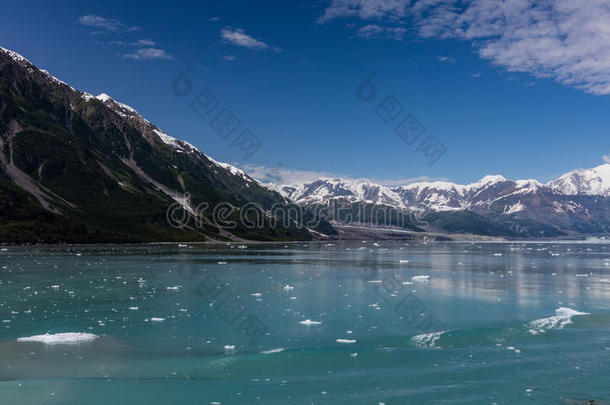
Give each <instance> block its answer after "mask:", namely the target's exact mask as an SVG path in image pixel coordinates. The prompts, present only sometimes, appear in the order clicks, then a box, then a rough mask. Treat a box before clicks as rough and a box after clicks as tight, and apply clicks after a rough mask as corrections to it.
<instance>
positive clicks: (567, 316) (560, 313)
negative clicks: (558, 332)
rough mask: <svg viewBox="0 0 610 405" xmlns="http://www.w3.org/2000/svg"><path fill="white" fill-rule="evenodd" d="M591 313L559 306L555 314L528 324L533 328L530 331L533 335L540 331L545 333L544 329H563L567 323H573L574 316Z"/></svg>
mask: <svg viewBox="0 0 610 405" xmlns="http://www.w3.org/2000/svg"><path fill="white" fill-rule="evenodd" d="M582 315H589V314H588V313H587V312H579V311H576V310H574V309H572V308H565V307H561V308H557V309H556V310H555V316H550V317H548V318H541V319H536V320H534V321H531V322H530V323H528V324H527V325H528V326H529V327H530V328H531V329H530V331H529V332H530V333H531V334H532V335H537V334H539V333H544V331H546V330H549V329H561V328H563V327H564V326H566V325H569V324H571V323H572V317H573V316H582Z"/></svg>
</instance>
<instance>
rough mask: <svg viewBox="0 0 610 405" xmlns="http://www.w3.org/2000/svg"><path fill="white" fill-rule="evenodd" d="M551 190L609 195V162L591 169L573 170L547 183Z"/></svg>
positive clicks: (566, 192) (563, 192)
mask: <svg viewBox="0 0 610 405" xmlns="http://www.w3.org/2000/svg"><path fill="white" fill-rule="evenodd" d="M548 186H549V187H551V188H552V189H553V190H555V191H557V192H559V193H562V194H566V195H577V194H584V195H604V196H609V195H610V164H608V163H606V164H603V165H600V166H597V167H594V168H593V169H580V170H573V171H571V172H569V173H566V174H564V175H563V176H561V177H559V178H558V179H557V180H554V181H551V182H549V183H548Z"/></svg>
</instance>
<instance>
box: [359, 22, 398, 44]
mask: <svg viewBox="0 0 610 405" xmlns="http://www.w3.org/2000/svg"><path fill="white" fill-rule="evenodd" d="M406 32H407V30H406V29H405V28H401V27H382V26H380V25H377V24H369V25H365V26H364V27H362V28H360V29H359V30H358V31H356V35H358V36H359V37H361V38H366V39H372V38H378V37H388V38H391V39H395V40H397V41H400V40H401V39H402V38H403V36H404V35H405V33H406Z"/></svg>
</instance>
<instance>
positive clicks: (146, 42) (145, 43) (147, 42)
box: [134, 39, 156, 46]
mask: <svg viewBox="0 0 610 405" xmlns="http://www.w3.org/2000/svg"><path fill="white" fill-rule="evenodd" d="M155 45H156V44H155V41H151V40H150V39H140V40H139V41H137V42H135V43H134V46H155Z"/></svg>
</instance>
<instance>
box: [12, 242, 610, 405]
mask: <svg viewBox="0 0 610 405" xmlns="http://www.w3.org/2000/svg"><path fill="white" fill-rule="evenodd" d="M45 334H48V335H45ZM587 400H596V402H595V403H596V404H603V403H610V245H608V244H587V243H429V244H414V243H411V244H405V243H388V242H380V243H378V244H374V243H372V242H368V243H351V244H340V243H336V244H334V245H325V244H317V243H298V244H287V245H282V244H279V245H271V244H269V245H265V244H251V245H247V246H246V245H239V244H232V245H213V246H212V245H207V246H186V247H185V246H182V247H179V246H178V245H156V246H137V247H131V246H97V247H69V248H68V247H63V248H44V249H33V248H6V249H3V250H2V251H1V252H0V404H11V405H22V404H24V405H25V404H113V405H118V404H130V405H139V404H142V405H144V404H146V405H155V404H172V405H173V404H191V403H192V404H274V405H276V404H373V405H378V404H386V405H389V404H586V403H587V402H586V401H587Z"/></svg>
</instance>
